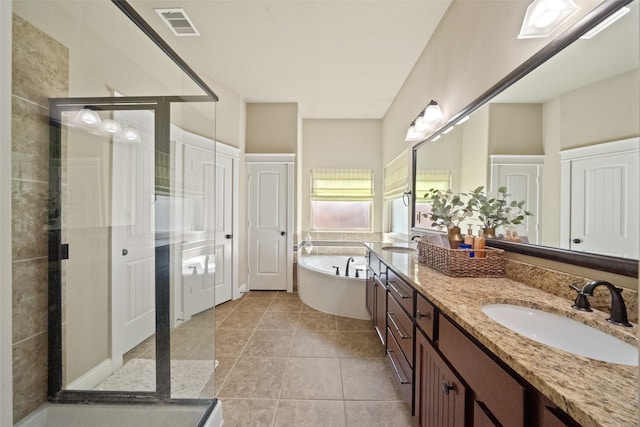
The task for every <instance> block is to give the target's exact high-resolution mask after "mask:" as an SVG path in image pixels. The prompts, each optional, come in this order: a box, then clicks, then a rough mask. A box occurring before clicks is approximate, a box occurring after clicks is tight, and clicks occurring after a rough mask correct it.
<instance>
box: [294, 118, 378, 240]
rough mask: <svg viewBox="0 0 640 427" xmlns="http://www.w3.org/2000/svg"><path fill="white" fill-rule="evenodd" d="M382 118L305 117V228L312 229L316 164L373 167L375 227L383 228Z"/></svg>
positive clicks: (302, 178) (359, 167)
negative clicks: (312, 177) (312, 182)
mask: <svg viewBox="0 0 640 427" xmlns="http://www.w3.org/2000/svg"><path fill="white" fill-rule="evenodd" d="M381 126H382V122H381V121H380V120H319V119H313V120H304V121H303V131H302V135H303V136H302V140H303V153H304V157H303V159H302V166H301V176H300V177H298V183H299V185H300V187H301V189H302V190H301V196H302V200H301V215H300V216H301V222H302V224H301V230H302V232H303V233H305V232H307V231H308V230H309V229H310V219H311V214H310V199H309V189H310V182H309V181H310V173H311V169H314V168H345V169H373V171H374V176H375V183H374V185H375V187H374V191H375V201H374V213H373V230H372V231H374V232H380V231H381V230H382V193H383V188H382V182H383V179H382V178H383V166H384V165H383V163H382V161H381V157H382V156H381V150H382V140H381Z"/></svg>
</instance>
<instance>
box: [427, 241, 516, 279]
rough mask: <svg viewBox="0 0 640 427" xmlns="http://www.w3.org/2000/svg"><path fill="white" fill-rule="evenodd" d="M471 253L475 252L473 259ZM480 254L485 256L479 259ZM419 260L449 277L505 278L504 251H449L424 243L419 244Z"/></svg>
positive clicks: (487, 249)
mask: <svg viewBox="0 0 640 427" xmlns="http://www.w3.org/2000/svg"><path fill="white" fill-rule="evenodd" d="M471 252H473V255H474V256H473V257H471ZM480 252H482V253H484V254H485V256H484V257H478V254H479V253H480ZM418 260H419V261H420V263H422V264H425V265H427V266H429V267H431V268H434V269H436V270H438V271H440V272H442V273H444V274H446V275H447V276H454V277H503V276H504V251H503V250H502V249H496V248H485V249H480V250H478V249H449V248H445V247H442V246H438V245H434V244H433V243H429V242H424V241H422V242H419V243H418Z"/></svg>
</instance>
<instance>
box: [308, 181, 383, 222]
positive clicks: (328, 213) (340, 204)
mask: <svg viewBox="0 0 640 427" xmlns="http://www.w3.org/2000/svg"><path fill="white" fill-rule="evenodd" d="M372 213H373V171H372V170H370V169H313V170H312V171H311V228H312V229H313V230H316V231H371V224H372Z"/></svg>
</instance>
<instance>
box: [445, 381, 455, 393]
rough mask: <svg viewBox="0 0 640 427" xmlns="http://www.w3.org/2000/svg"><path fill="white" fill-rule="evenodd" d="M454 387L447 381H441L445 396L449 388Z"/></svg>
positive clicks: (453, 388) (452, 388)
mask: <svg viewBox="0 0 640 427" xmlns="http://www.w3.org/2000/svg"><path fill="white" fill-rule="evenodd" d="M455 389H456V388H455V387H454V386H453V384H449V383H448V382H447V381H442V393H443V394H444V395H445V396H448V395H449V392H450V391H451V390H455Z"/></svg>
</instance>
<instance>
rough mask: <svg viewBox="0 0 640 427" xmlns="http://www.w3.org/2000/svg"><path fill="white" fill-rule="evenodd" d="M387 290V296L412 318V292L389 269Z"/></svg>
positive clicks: (410, 288)
mask: <svg viewBox="0 0 640 427" xmlns="http://www.w3.org/2000/svg"><path fill="white" fill-rule="evenodd" d="M387 289H389V295H392V296H393V297H394V298H395V299H396V301H398V302H399V303H400V305H402V306H403V307H404V309H405V310H406V311H407V313H409V316H413V301H414V290H413V288H412V287H411V286H409V285H408V284H407V283H406V282H405V281H404V280H402V279H401V278H400V277H398V276H397V275H396V274H395V273H394V272H393V270H391V269H388V270H387Z"/></svg>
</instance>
